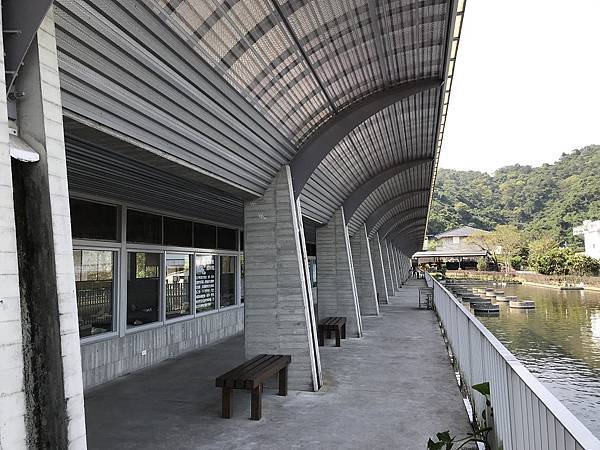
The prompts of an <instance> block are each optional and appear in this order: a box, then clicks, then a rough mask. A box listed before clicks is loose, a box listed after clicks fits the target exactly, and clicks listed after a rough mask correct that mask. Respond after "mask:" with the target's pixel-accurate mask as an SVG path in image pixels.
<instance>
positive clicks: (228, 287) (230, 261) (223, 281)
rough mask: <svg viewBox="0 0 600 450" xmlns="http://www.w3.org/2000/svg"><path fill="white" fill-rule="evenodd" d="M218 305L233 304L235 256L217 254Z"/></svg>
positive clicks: (222, 306)
mask: <svg viewBox="0 0 600 450" xmlns="http://www.w3.org/2000/svg"><path fill="white" fill-rule="evenodd" d="M219 260H220V261H221V265H220V270H219V287H220V289H219V291H220V292H219V293H220V297H219V305H220V307H221V308H225V307H227V306H233V305H235V293H236V290H237V289H236V282H235V272H236V267H235V266H236V263H237V258H236V257H235V256H219Z"/></svg>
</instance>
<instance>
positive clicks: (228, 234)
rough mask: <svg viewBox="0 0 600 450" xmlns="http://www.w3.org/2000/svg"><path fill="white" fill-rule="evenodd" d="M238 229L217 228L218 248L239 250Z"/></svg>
mask: <svg viewBox="0 0 600 450" xmlns="http://www.w3.org/2000/svg"><path fill="white" fill-rule="evenodd" d="M237 244H238V243H237V230H235V229H233V228H224V227H218V228H217V248H218V249H221V250H237V248H238V246H237Z"/></svg>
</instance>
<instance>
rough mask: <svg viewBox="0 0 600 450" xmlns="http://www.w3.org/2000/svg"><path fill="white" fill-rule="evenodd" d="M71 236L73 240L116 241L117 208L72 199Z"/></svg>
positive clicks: (117, 234)
mask: <svg viewBox="0 0 600 450" xmlns="http://www.w3.org/2000/svg"><path fill="white" fill-rule="evenodd" d="M69 203H70V208H71V234H72V236H73V239H97V240H103V241H116V240H117V239H118V236H119V233H118V223H119V221H118V214H119V208H118V207H117V206H113V205H102V204H100V203H92V202H88V201H84V200H78V199H74V198H72V199H71V200H70V201H69Z"/></svg>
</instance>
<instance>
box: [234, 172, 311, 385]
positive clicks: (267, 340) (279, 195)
mask: <svg viewBox="0 0 600 450" xmlns="http://www.w3.org/2000/svg"><path fill="white" fill-rule="evenodd" d="M298 207H299V205H298V204H297V203H296V201H295V200H294V193H293V188H292V177H291V172H290V168H289V166H284V167H283V168H282V169H281V171H280V172H279V173H278V174H277V176H276V177H275V179H274V180H273V182H272V184H271V186H270V187H269V188H268V189H267V191H266V192H265V195H264V196H263V197H261V198H260V199H257V200H252V201H248V202H246V205H245V208H244V223H245V235H244V238H245V247H244V254H245V264H246V266H245V334H246V357H247V358H252V357H254V356H256V355H258V354H261V353H268V354H284V355H291V356H292V363H291V364H290V366H289V371H288V384H289V387H290V388H291V389H298V390H307V391H316V390H318V389H319V387H320V386H321V374H320V357H319V348H318V343H317V337H316V328H315V318H314V311H313V308H312V302H311V301H310V299H311V298H310V297H309V292H308V281H307V275H308V273H307V272H306V264H305V261H304V257H305V253H306V250H305V249H304V248H303V243H302V241H301V237H300V235H301V234H302V233H301V232H300V230H301V228H300V227H301V224H300V223H299V220H298V218H299V217H300V211H299V210H298Z"/></svg>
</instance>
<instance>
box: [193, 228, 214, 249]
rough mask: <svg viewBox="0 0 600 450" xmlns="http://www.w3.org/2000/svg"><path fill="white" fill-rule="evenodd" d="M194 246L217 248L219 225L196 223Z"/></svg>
mask: <svg viewBox="0 0 600 450" xmlns="http://www.w3.org/2000/svg"><path fill="white" fill-rule="evenodd" d="M194 247H196V248H217V227H216V226H214V225H208V224H205V223H194Z"/></svg>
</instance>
